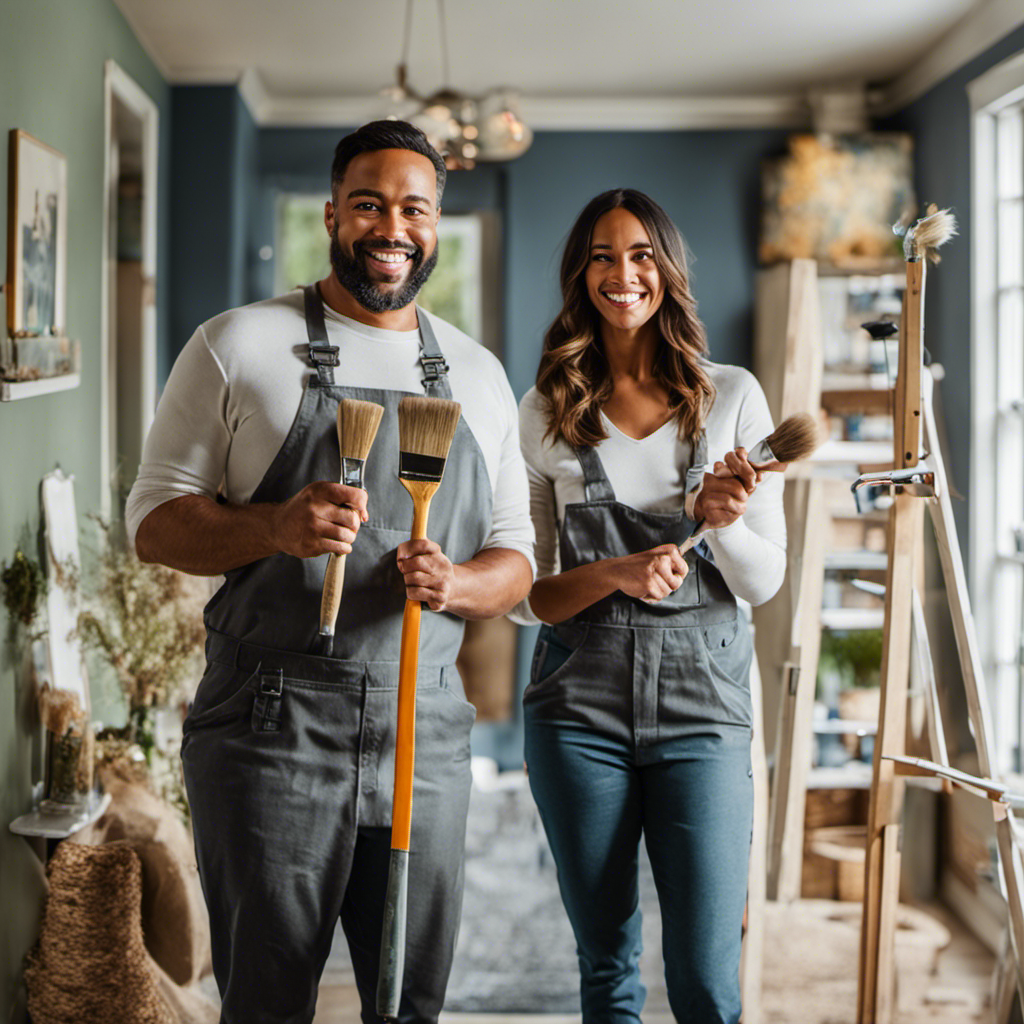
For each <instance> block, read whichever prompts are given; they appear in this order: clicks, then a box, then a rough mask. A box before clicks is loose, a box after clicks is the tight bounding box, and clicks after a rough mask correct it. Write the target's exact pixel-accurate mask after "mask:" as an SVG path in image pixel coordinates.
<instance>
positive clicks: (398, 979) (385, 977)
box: [377, 397, 462, 1020]
mask: <svg viewBox="0 0 1024 1024" xmlns="http://www.w3.org/2000/svg"><path fill="white" fill-rule="evenodd" d="M461 412H462V407H461V406H460V405H459V403H458V402H452V401H449V400H448V399H444V398H426V397H424V398H419V397H415V398H414V397H409V398H403V399H402V400H401V402H399V403H398V437H399V449H400V451H399V467H398V478H399V480H401V481H402V485H403V486H404V487H405V489H406V490H407V491H408V492H409V495H410V497H411V498H412V507H413V516H412V535H411V538H410V539H411V540H421V539H423V538H425V537H426V535H427V515H428V513H429V511H430V501H431V499H432V498H433V497H434V494H435V493H437V489H438V487H440V485H441V477H442V475H443V474H444V465H445V461H446V460H447V458H448V451H449V449H450V448H451V446H452V439H453V438H454V437H455V430H456V428H457V427H458V425H459V416H460V414H461ZM420 612H421V606H420V603H419V602H418V601H406V602H405V614H404V616H403V618H402V642H401V647H400V651H399V666H398V725H397V730H396V741H395V796H394V809H393V812H392V818H391V861H390V863H389V865H388V889H387V896H386V898H385V901H384V929H383V934H382V936H381V947H380V974H379V977H378V981H377V1013H379V1014H380V1015H381V1016H382V1017H385V1018H387V1019H389V1020H394V1019H396V1018H397V1016H398V1005H399V1002H400V1001H401V998H402V975H403V973H404V971H405V923H406V902H407V894H408V888H409V835H410V832H411V830H412V782H413V764H414V760H415V751H416V672H417V669H418V663H419V643H420Z"/></svg>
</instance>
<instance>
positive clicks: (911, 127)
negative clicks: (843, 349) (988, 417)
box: [888, 27, 1024, 558]
mask: <svg viewBox="0 0 1024 1024" xmlns="http://www.w3.org/2000/svg"><path fill="white" fill-rule="evenodd" d="M1022 50H1024V27H1021V28H1017V29H1015V30H1014V31H1013V32H1011V33H1010V34H1009V35H1007V36H1006V37H1005V38H1003V39H1002V40H1000V41H999V42H998V43H996V44H995V45H994V46H992V47H991V48H989V49H988V50H986V51H985V52H984V53H983V54H981V56H979V57H976V58H975V59H974V60H972V61H969V62H968V63H967V64H965V65H964V66H963V67H961V68H960V69H959V70H957V71H956V72H955V73H954V74H952V75H950V76H949V77H948V78H945V79H943V81H941V82H940V83H939V84H938V85H936V86H935V87H934V88H932V89H930V90H929V91H928V92H927V93H925V94H924V96H922V97H921V98H920V99H919V100H917V101H916V102H915V103H912V104H911V105H910V106H908V107H907V108H906V109H905V110H903V111H901V112H900V113H899V114H898V115H897V116H895V117H894V118H892V119H891V121H890V122H889V124H888V127H892V128H897V129H899V130H901V131H908V132H910V133H911V134H912V135H913V136H914V140H915V145H916V156H915V161H916V163H915V167H916V179H917V182H916V184H917V194H918V197H919V199H920V200H921V201H922V203H929V202H934V203H937V204H938V205H939V206H940V207H944V206H949V207H952V209H953V210H954V212H955V213H956V216H957V220H958V221H959V225H960V234H959V236H958V237H957V238H955V239H954V240H953V241H952V242H950V243H949V245H947V246H946V247H945V248H944V249H943V250H942V262H941V263H940V264H939V265H938V266H937V267H936V268H935V269H934V272H929V275H928V287H927V288H926V290H925V304H926V306H925V335H926V344H927V346H928V348H929V350H930V351H931V352H932V354H933V356H934V357H935V358H936V359H937V360H938V361H939V362H940V363H942V364H943V365H944V366H945V368H946V378H945V380H944V381H943V382H942V386H941V387H942V401H943V404H944V407H945V419H946V428H947V431H948V433H949V446H950V461H951V463H952V472H953V479H954V482H955V483H956V486H957V488H958V489H959V490H960V492H961V493H962V494H966V493H967V489H968V487H969V485H970V430H971V353H970V343H971V233H972V224H971V107H970V101H969V98H968V95H967V84H968V82H970V81H971V80H972V79H975V78H977V77H978V76H979V75H981V74H982V73H984V72H985V71H987V70H988V69H989V68H990V67H992V66H993V65H995V64H998V63H999V62H1000V61H1002V60H1005V59H1006V58H1007V57H1012V56H1013V55H1014V54H1016V53H1020V52H1021V51H1022ZM953 509H954V513H955V515H956V520H957V531H958V533H959V535H960V546H961V549H962V550H963V552H964V556H965V558H966V556H967V536H968V533H967V530H968V507H967V502H966V501H956V502H954V503H953Z"/></svg>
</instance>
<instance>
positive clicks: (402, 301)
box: [331, 235, 438, 313]
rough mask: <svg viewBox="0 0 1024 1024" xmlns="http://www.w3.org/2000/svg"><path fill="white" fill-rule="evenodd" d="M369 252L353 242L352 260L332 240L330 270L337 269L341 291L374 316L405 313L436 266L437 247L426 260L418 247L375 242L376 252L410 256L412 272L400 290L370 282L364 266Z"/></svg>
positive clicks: (336, 241) (360, 243) (361, 245)
mask: <svg viewBox="0 0 1024 1024" xmlns="http://www.w3.org/2000/svg"><path fill="white" fill-rule="evenodd" d="M367 248H369V246H365V245H364V244H363V243H362V242H353V243H352V253H353V255H352V257H349V256H348V255H347V254H346V252H345V251H344V249H342V247H341V244H340V243H339V242H338V238H337V236H336V235H332V236H331V266H332V267H333V268H334V276H335V277H336V278H337V279H338V282H339V284H341V286H342V288H344V289H345V290H346V291H347V292H348V293H349V294H350V295H351V296H352V298H354V299H355V300H356V302H358V303H359V305H360V306H362V307H363V308H364V309H367V310H369V311H370V312H371V313H388V312H390V311H391V310H395V309H404V308H405V307H406V306H408V305H409V303H410V302H412V300H413V299H415V298H416V295H417V293H418V292H419V290H420V289H421V288H422V287H423V285H424V284H426V281H427V278H428V277H430V275H431V273H432V272H433V270H434V267H436V266H437V252H438V245H437V244H435V245H434V251H433V252H432V253H431V254H430V255H429V256H428V257H427V258H426V259H424V257H423V250H422V249H421V248H420V247H419V246H416V247H415V248H409V247H408V246H404V245H387V244H386V243H381V242H374V243H373V248H374V249H391V250H397V251H399V252H407V253H410V254H411V259H410V262H411V263H412V270H411V271H410V273H409V276H408V277H407V278H406V280H405V283H404V284H402V285H400V286H398V287H397V288H386V287H383V286H382V284H381V283H378V282H377V281H374V280H372V279H371V278H370V272H369V271H368V270H367V269H366V263H365V262H364V251H365V249H367Z"/></svg>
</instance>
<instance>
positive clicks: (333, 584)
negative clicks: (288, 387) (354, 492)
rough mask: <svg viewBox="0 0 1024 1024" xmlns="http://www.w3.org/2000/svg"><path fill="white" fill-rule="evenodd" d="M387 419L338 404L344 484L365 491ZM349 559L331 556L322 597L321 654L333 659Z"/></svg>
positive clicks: (377, 409)
mask: <svg viewBox="0 0 1024 1024" xmlns="http://www.w3.org/2000/svg"><path fill="white" fill-rule="evenodd" d="M383 415H384V406H382V405H378V404H377V403H376V402H363V401H360V400H359V399H358V398H343V399H342V400H341V401H340V402H339V403H338V448H339V449H340V451H341V482H342V483H343V484H346V485H347V486H349V487H359V488H360V489H363V469H364V467H365V465H366V457H367V456H368V455H369V454H370V448H371V447H372V446H373V441H374V438H376V436H377V428H378V427H379V426H380V421H381V417H382V416H383ZM346 557H347V556H346V555H335V554H331V555H330V556H329V557H328V560H327V571H326V572H325V573H324V589H323V594H322V595H321V597H320V632H319V634H318V642H319V648H320V652H321V653H322V654H325V655H327V656H330V655H331V654H332V653H333V650H334V623H335V622H336V620H337V618H338V609H339V608H340V607H341V590H342V587H343V586H344V584H345V559H346Z"/></svg>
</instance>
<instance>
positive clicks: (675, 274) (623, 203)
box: [537, 188, 715, 447]
mask: <svg viewBox="0 0 1024 1024" xmlns="http://www.w3.org/2000/svg"><path fill="white" fill-rule="evenodd" d="M619 207H622V208H624V209H626V210H629V212H630V213H632V214H633V216H635V217H636V218H637V220H639V221H640V223H641V224H642V225H643V226H644V229H645V230H646V231H647V235H648V237H649V238H650V240H651V246H652V248H653V250H654V260H655V263H656V265H657V267H658V270H659V272H660V273H661V276H662V279H663V281H664V282H665V297H664V299H663V300H662V303H661V307H660V308H659V309H658V311H657V313H656V314H655V315H656V317H657V327H658V333H659V335H660V338H659V343H658V348H657V352H656V354H655V357H654V374H655V376H656V377H657V379H658V380H660V381H661V383H662V384H663V385H664V386H665V388H666V390H667V391H668V396H669V398H668V400H669V409H670V411H671V412H672V413H673V415H674V416H675V417H676V420H677V421H678V424H679V436H680V437H681V438H688V439H689V440H691V441H696V439H697V437H698V435H699V434H700V431H701V428H702V427H703V426H704V419H705V417H706V415H707V412H708V410H709V409H710V408H711V403H712V402H713V401H714V399H715V387H714V385H713V384H712V383H711V378H710V376H709V375H708V372H707V370H706V368H705V367H704V365H703V361H702V359H701V357H702V356H705V355H706V354H707V351H708V345H707V337H706V335H705V333H704V325H703V324H702V323H701V322H700V320H699V319H698V318H697V302H696V300H695V299H694V297H693V296H692V295H691V294H690V281H689V274H688V271H687V253H686V243H685V242H684V241H683V237H682V235H680V233H679V229H678V228H677V227H676V226H675V224H673V223H672V221H671V219H670V218H669V216H668V214H667V213H665V211H664V210H663V209H662V208H661V207H660V206H658V204H657V203H656V202H654V200H653V199H651V198H650V197H648V196H646V195H644V193H643V192H637V191H636V190H635V189H631V188H616V189H612V190H611V191H608V192H602V193H601V194H600V195H599V196H595V198H593V199H591V201H590V202H589V203H587V205H586V206H585V207H584V209H583V212H582V213H581V214H580V215H579V217H577V218H576V223H575V224H573V226H572V230H571V231H570V232H569V238H568V240H567V241H566V244H565V252H564V254H563V255H562V269H561V284H562V311H561V312H560V313H559V314H558V316H557V317H556V318H555V320H554V322H553V323H552V324H551V326H550V327H549V328H548V330H547V333H546V334H545V335H544V351H543V353H542V355H541V359H540V367H539V368H538V370H537V390H538V391H539V392H540V393H541V394H542V395H543V396H544V397H545V398H546V399H547V401H548V410H549V411H548V429H547V432H546V434H545V437H553V438H555V439H556V440H557V439H562V440H564V441H566V442H567V443H568V444H570V445H572V446H573V447H591V446H593V445H596V444H598V442H600V441H603V440H605V438H607V436H608V434H607V432H606V431H605V430H604V428H603V426H602V425H601V415H600V413H601V406H602V405H604V403H605V402H606V401H607V400H608V399H609V398H610V397H611V393H612V379H611V374H610V372H609V368H608V361H607V359H606V358H605V353H604V343H603V342H602V340H601V314H600V313H598V311H597V310H596V309H595V308H594V304H593V303H592V302H591V301H590V296H589V295H588V294H587V281H586V272H587V266H588V264H589V262H590V245H591V240H592V238H593V234H594V225H595V224H596V223H597V221H598V219H599V218H601V217H602V216H604V214H606V213H607V212H608V211H609V210H614V209H617V208H619Z"/></svg>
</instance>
